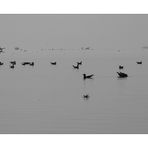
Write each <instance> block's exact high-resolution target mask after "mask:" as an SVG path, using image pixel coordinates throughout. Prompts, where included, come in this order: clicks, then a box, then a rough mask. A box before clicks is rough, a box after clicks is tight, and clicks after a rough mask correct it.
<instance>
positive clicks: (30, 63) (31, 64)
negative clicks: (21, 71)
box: [22, 62, 34, 66]
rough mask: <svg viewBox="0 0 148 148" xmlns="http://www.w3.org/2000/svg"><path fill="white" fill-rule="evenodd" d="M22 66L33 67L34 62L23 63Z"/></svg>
mask: <svg viewBox="0 0 148 148" xmlns="http://www.w3.org/2000/svg"><path fill="white" fill-rule="evenodd" d="M22 65H23V66H25V65H30V66H34V62H23V63H22Z"/></svg>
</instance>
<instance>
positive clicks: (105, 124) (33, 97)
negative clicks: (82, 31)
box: [0, 49, 148, 134]
mask: <svg viewBox="0 0 148 148" xmlns="http://www.w3.org/2000/svg"><path fill="white" fill-rule="evenodd" d="M25 54H26V55H23V54H22V55H19V54H18V55H15V54H14V55H9V56H8V57H7V56H6V57H5V56H4V57H1V61H2V62H4V63H5V65H4V66H1V67H0V133H28V134H29V133H148V78H147V77H148V51H139V52H137V51H136V52H133V51H121V52H118V51H116V50H113V51H109V50H107V51H103V50H99V49H98V50H97V49H96V50H90V51H81V50H80V51H79V50H77V51H72V50H70V51H68V50H66V51H64V50H62V51H50V52H48V54H47V52H37V53H35V54H34V55H32V53H29V54H28V55H27V53H25ZM30 55H31V56H30ZM10 60H16V62H17V65H16V67H15V68H14V69H10V68H9V61H10ZM81 60H82V61H83V64H82V65H81V66H80V69H79V70H76V69H73V67H72V65H73V64H75V63H76V62H78V61H81ZM138 60H142V61H143V64H142V65H137V64H136V61H138ZM23 61H34V62H35V66H34V67H30V66H25V67H24V66H22V65H21V62H23ZM51 61H56V62H57V65H51V64H50V62H51ZM120 64H121V65H124V70H123V72H126V73H128V75H129V77H128V78H127V79H118V78H117V73H116V72H117V71H119V69H118V66H119V65H120ZM83 73H86V74H94V75H95V76H94V79H93V80H86V81H83V76H82V74H83ZM84 94H89V95H90V98H89V99H88V100H84V99H83V95H84Z"/></svg>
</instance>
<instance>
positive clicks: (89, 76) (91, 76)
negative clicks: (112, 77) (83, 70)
mask: <svg viewBox="0 0 148 148" xmlns="http://www.w3.org/2000/svg"><path fill="white" fill-rule="evenodd" d="M93 76H94V74H92V75H86V74H83V79H84V80H85V79H93Z"/></svg>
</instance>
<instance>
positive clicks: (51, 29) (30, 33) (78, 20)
mask: <svg viewBox="0 0 148 148" xmlns="http://www.w3.org/2000/svg"><path fill="white" fill-rule="evenodd" d="M0 22H1V23H0V35H1V38H0V45H1V46H2V45H4V46H7V47H9V48H10V47H13V46H20V47H22V48H27V49H40V48H52V47H53V48H71V49H75V48H80V47H81V46H91V47H93V48H96V49H98V50H99V49H103V50H104V49H109V50H110V49H119V48H120V49H124V50H125V49H126V50H135V49H139V48H140V47H141V46H143V45H145V44H146V45H147V42H148V31H147V26H148V17H147V15H0Z"/></svg>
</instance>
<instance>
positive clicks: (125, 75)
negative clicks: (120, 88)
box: [117, 61, 142, 78]
mask: <svg viewBox="0 0 148 148" xmlns="http://www.w3.org/2000/svg"><path fill="white" fill-rule="evenodd" d="M136 63H137V64H142V61H137V62H136ZM123 68H124V66H122V65H119V70H121V69H123ZM117 74H118V78H127V77H128V74H126V73H124V72H121V71H120V72H117Z"/></svg>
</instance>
